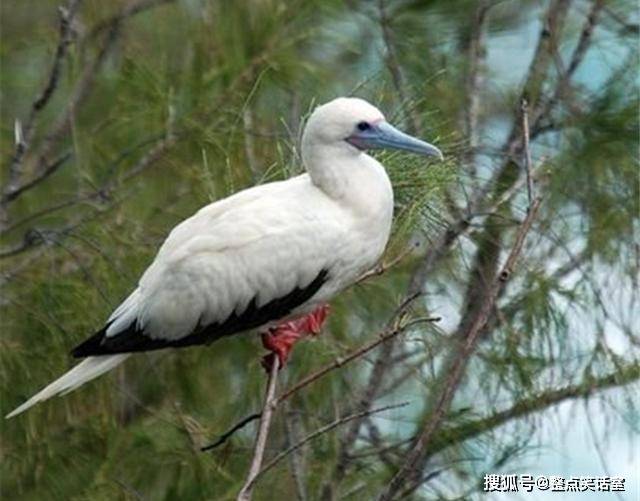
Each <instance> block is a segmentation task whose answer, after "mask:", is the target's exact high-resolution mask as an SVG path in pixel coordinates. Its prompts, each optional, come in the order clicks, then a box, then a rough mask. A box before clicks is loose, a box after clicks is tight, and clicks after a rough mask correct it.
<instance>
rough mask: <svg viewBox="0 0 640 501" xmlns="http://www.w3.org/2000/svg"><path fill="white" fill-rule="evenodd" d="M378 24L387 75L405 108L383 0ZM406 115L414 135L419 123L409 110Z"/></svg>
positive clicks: (404, 86) (388, 20)
mask: <svg viewBox="0 0 640 501" xmlns="http://www.w3.org/2000/svg"><path fill="white" fill-rule="evenodd" d="M378 22H379V24H380V28H381V30H382V40H383V42H384V45H385V49H386V51H387V54H386V57H385V62H386V64H387V68H388V69H389V73H391V79H392V80H393V86H394V87H395V89H396V92H397V93H398V95H399V96H400V101H401V102H402V105H403V106H405V105H407V104H408V98H407V94H406V92H405V89H406V85H405V78H404V74H403V72H402V67H401V65H400V61H399V59H398V53H397V51H396V44H395V40H394V37H393V31H392V29H391V19H390V18H389V14H388V12H387V5H386V3H385V0H378ZM408 114H409V119H410V124H409V132H411V133H413V134H416V133H417V132H418V131H419V130H420V121H419V120H418V117H417V115H416V114H415V113H413V112H412V111H411V110H408Z"/></svg>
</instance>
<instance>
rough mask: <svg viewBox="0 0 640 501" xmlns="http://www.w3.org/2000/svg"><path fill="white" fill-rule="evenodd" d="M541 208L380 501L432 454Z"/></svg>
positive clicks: (523, 230) (529, 222) (391, 494)
mask: <svg viewBox="0 0 640 501" xmlns="http://www.w3.org/2000/svg"><path fill="white" fill-rule="evenodd" d="M539 207H540V199H539V198H538V199H535V200H534V202H533V205H532V206H531V208H530V210H529V213H528V214H527V217H526V219H525V220H524V222H523V223H522V226H521V227H520V230H519V232H518V235H517V236H516V240H515V243H514V245H513V248H512V249H511V252H510V253H509V256H508V257H507V260H506V262H505V264H504V266H503V267H502V270H501V272H500V274H499V275H498V277H497V279H496V280H495V281H494V282H493V284H492V285H491V287H490V289H489V290H488V291H487V293H486V295H485V298H484V301H483V303H482V306H481V308H480V309H479V310H478V313H477V314H476V316H475V318H474V320H473V321H472V322H470V324H469V327H468V330H467V332H465V333H464V336H462V339H463V344H462V346H461V348H460V350H459V353H458V354H457V356H455V357H453V358H452V359H451V360H452V363H451V366H450V367H449V368H448V371H447V374H448V376H447V379H446V380H445V383H444V388H443V390H442V393H441V394H440V396H439V398H438V401H437V404H436V406H435V408H434V410H433V412H432V413H431V415H430V417H429V418H428V419H427V421H426V423H425V425H424V427H423V429H422V432H421V433H420V435H419V437H418V439H417V440H416V444H415V446H414V447H413V449H412V450H411V452H410V453H409V454H408V456H407V458H406V460H405V461H404V462H403V464H402V466H401V467H400V469H399V470H398V472H397V473H396V475H395V476H394V477H393V478H392V479H391V481H390V483H389V485H388V486H387V488H386V489H385V490H384V492H382V493H381V495H380V497H379V500H380V501H389V500H391V499H393V498H394V497H395V496H396V494H398V492H399V491H400V489H402V487H403V485H405V483H406V481H407V480H408V479H409V478H410V477H411V476H412V474H413V473H414V472H415V471H416V467H417V465H418V464H419V462H420V461H421V459H422V458H423V457H424V455H425V452H426V451H427V450H428V447H429V445H430V442H431V439H432V437H433V435H434V433H435V432H436V431H437V429H438V427H439V426H440V423H441V422H442V420H443V418H444V416H445V414H446V412H447V410H448V409H449V406H450V405H451V401H452V400H453V396H454V394H455V391H456V389H457V388H458V385H459V384H460V381H461V379H462V375H463V372H464V369H465V367H466V363H467V361H468V360H469V358H470V357H471V354H472V353H473V351H474V349H475V346H476V342H477V340H478V338H479V335H480V333H481V331H482V330H483V329H484V327H485V325H486V324H487V322H488V320H489V318H490V315H491V312H492V310H493V308H494V306H495V300H496V298H497V297H498V294H499V293H500V291H501V289H502V288H503V287H504V284H505V283H506V282H507V280H508V279H509V277H510V276H511V273H512V272H513V269H514V266H515V263H516V261H517V259H518V257H519V256H520V253H521V251H522V246H523V243H524V239H525V237H526V235H527V233H528V232H529V230H530V228H531V225H532V223H533V220H534V218H535V216H536V214H537V212H538V209H539Z"/></svg>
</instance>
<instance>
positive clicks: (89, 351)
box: [71, 327, 107, 358]
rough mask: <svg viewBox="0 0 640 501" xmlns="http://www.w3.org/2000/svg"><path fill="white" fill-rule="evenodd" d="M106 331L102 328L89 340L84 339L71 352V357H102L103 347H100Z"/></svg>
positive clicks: (105, 328)
mask: <svg viewBox="0 0 640 501" xmlns="http://www.w3.org/2000/svg"><path fill="white" fill-rule="evenodd" d="M106 330H107V327H104V328H103V329H102V330H99V331H98V332H96V333H95V334H94V335H93V336H91V337H90V338H88V339H85V340H84V341H83V342H82V343H80V344H79V345H78V346H76V347H75V348H73V349H72V350H71V356H73V357H74V358H85V357H90V356H92V355H103V354H104V347H103V346H102V340H103V339H104V336H105V332H106Z"/></svg>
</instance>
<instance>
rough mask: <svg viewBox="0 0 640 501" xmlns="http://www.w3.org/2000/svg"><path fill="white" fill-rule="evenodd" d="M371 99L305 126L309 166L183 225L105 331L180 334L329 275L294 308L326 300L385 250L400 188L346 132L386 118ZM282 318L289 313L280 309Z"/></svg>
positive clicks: (83, 368)
mask: <svg viewBox="0 0 640 501" xmlns="http://www.w3.org/2000/svg"><path fill="white" fill-rule="evenodd" d="M382 119H383V117H382V114H381V113H380V112H379V111H378V110H377V109H376V108H374V107H373V106H371V105H370V104H368V103H366V102H365V101H362V100H360V99H347V98H340V99H337V100H334V101H332V102H331V103H328V104H327V105H324V106H321V107H319V108H317V109H316V110H315V111H314V113H313V115H312V116H311V118H310V119H309V122H308V124H307V127H306V129H305V133H304V136H303V143H302V155H303V160H304V163H305V167H306V169H307V172H308V173H306V174H303V175H300V176H297V177H295V178H293V179H289V180H287V181H281V182H275V183H269V184H265V185H262V186H258V187H255V188H251V189H248V190H245V191H242V192H240V193H238V194H235V195H233V196H231V197H229V198H226V199H224V200H221V201H218V202H215V203H213V204H211V205H208V206H206V207H204V208H202V209H201V210H200V211H198V212H197V213H196V214H195V215H193V216H192V217H190V218H189V219H187V220H185V221H183V222H182V223H180V224H179V225H178V226H176V227H175V228H174V229H173V230H172V231H171V233H170V234H169V236H168V238H167V239H166V241H165V242H164V244H163V245H162V246H161V248H160V250H159V252H158V254H157V256H156V258H155V260H154V261H153V263H152V264H151V266H149V268H148V269H147V270H146V271H145V273H144V274H143V276H142V278H141V279H140V281H139V283H138V286H137V288H136V289H135V290H134V291H133V292H132V293H131V295H130V296H129V297H128V298H127V299H126V300H125V301H124V302H123V303H122V304H121V305H120V306H119V307H118V308H117V309H116V310H115V311H114V313H113V314H112V315H111V317H110V318H109V322H110V325H109V328H108V329H107V332H106V335H107V336H108V337H109V336H117V335H118V334H119V333H120V332H121V331H123V330H124V329H126V328H127V327H128V326H129V325H131V323H132V322H136V323H137V325H138V327H139V328H141V329H142V330H143V332H144V335H145V336H148V337H150V338H153V339H163V340H176V339H180V338H182V337H184V336H188V335H189V334H190V333H191V332H193V330H194V329H195V328H196V326H198V325H208V324H212V323H216V322H222V321H224V320H225V319H226V318H228V317H229V315H231V314H232V313H233V312H235V313H236V314H241V313H242V312H243V311H244V310H245V309H246V308H247V305H249V303H250V301H252V299H254V298H255V299H256V302H257V305H258V306H261V305H264V304H266V303H268V302H269V301H271V300H273V299H276V298H280V297H282V296H285V295H286V294H287V293H289V292H290V291H291V290H293V289H294V288H296V287H299V288H304V287H305V286H307V285H308V284H309V283H310V282H311V281H313V280H314V278H315V277H317V276H318V274H319V273H320V272H321V271H322V270H326V271H328V278H327V280H326V282H325V283H324V284H323V285H322V287H321V288H320V289H319V290H318V292H317V293H316V294H315V295H314V296H313V297H311V299H310V300H309V301H307V302H306V303H305V304H302V305H300V306H299V307H297V308H296V309H295V310H294V311H293V312H292V314H300V313H305V312H307V311H310V310H312V309H313V308H314V307H315V306H317V305H319V304H321V303H324V302H326V301H327V300H329V299H330V298H331V297H333V296H334V295H335V294H336V293H337V292H338V291H340V290H341V289H343V288H344V287H346V286H348V285H350V284H351V283H353V282H354V281H355V280H356V278H357V277H358V276H359V275H360V274H361V273H362V272H364V271H365V270H367V269H368V268H369V267H371V266H373V265H374V264H375V263H376V261H377V260H378V259H379V258H380V256H381V254H382V252H383V251H384V248H385V245H386V243H387V240H388V237H389V232H390V228H391V219H392V212H393V192H392V189H391V184H390V182H389V179H388V177H387V174H386V173H385V171H384V168H383V167H382V166H381V165H380V164H379V163H378V162H377V161H376V160H375V159H373V158H372V157H370V156H368V155H366V154H365V153H363V152H362V151H359V150H358V149H357V148H355V147H354V146H352V145H350V144H349V143H347V142H346V141H345V140H344V139H345V138H346V137H347V136H348V135H349V134H350V133H351V131H352V130H353V128H354V125H355V124H356V123H357V122H358V121H360V120H370V121H377V120H382ZM274 320H280V319H274ZM126 356H127V355H113V356H104V357H90V358H88V359H86V360H85V361H84V362H82V363H81V364H80V365H78V366H77V367H76V368H74V369H72V370H71V371H70V372H69V373H67V374H65V375H64V376H62V377H61V378H60V379H59V380H57V381H55V382H54V383H52V384H51V385H50V386H48V387H47V388H45V389H44V390H43V391H42V392H40V393H39V394H37V395H35V396H34V397H32V399H31V400H29V401H28V402H26V403H25V404H23V405H22V406H20V407H19V408H18V409H16V410H15V411H14V412H13V413H11V414H10V416H12V415H15V414H17V413H19V412H22V411H23V410H26V409H27V408H28V407H30V406H31V405H33V404H35V403H37V402H39V401H41V400H44V399H46V398H49V397H50V396H52V395H54V394H58V393H61V392H64V391H68V390H71V389H74V388H75V387H77V386H79V385H80V384H83V383H84V382H86V381H88V380H90V379H93V378H94V377H97V376H98V375H100V374H102V373H104V372H106V370H109V369H111V368H113V367H115V365H117V364H119V363H120V362H122V361H123V360H124V359H125V358H126Z"/></svg>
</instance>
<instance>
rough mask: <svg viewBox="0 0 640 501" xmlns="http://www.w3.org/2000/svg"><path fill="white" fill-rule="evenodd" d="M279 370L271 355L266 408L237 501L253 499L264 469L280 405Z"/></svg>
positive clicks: (274, 357) (275, 359)
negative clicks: (277, 383)
mask: <svg viewBox="0 0 640 501" xmlns="http://www.w3.org/2000/svg"><path fill="white" fill-rule="evenodd" d="M279 368H280V362H279V360H278V357H277V356H276V355H275V354H273V355H271V370H270V371H269V382H268V383H267V394H266V396H265V399H264V407H263V409H262V417H261V418H260V427H259V429H258V436H257V437H256V445H255V448H254V450H253V459H252V460H251V466H250V468H249V473H248V475H247V480H246V482H245V484H244V486H243V487H242V489H240V492H239V493H238V497H237V498H236V500H237V501H249V500H250V499H251V495H252V490H253V484H254V482H255V479H256V477H257V476H258V474H259V473H260V469H261V467H262V458H263V457H264V449H265V447H266V445H267V437H268V436H269V429H270V428H271V418H272V416H273V412H274V411H275V409H276V406H277V405H278V402H277V399H276V398H275V394H276V382H277V380H278V369H279Z"/></svg>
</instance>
